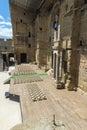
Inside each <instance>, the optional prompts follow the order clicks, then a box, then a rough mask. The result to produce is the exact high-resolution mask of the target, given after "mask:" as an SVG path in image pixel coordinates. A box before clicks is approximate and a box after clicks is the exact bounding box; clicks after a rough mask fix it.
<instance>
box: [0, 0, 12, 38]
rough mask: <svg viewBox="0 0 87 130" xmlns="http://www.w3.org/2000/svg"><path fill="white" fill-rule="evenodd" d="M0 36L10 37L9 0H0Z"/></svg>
mask: <svg viewBox="0 0 87 130" xmlns="http://www.w3.org/2000/svg"><path fill="white" fill-rule="evenodd" d="M0 38H4V39H7V38H12V25H11V18H10V9H9V0H0Z"/></svg>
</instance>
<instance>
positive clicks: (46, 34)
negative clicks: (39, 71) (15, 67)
mask: <svg viewBox="0 0 87 130" xmlns="http://www.w3.org/2000/svg"><path fill="white" fill-rule="evenodd" d="M10 10H11V17H12V25H13V40H14V51H15V57H16V60H17V63H18V64H20V63H25V62H26V63H29V62H34V61H35V62H36V63H37V65H38V66H39V67H42V66H46V67H47V68H48V69H53V77H54V79H55V80H56V83H57V87H63V86H65V87H67V88H68V89H69V90H73V89H75V90H76V89H77V88H81V89H82V90H84V91H86V92H87V49H86V48H87V25H86V23H87V0H26V1H25V0H10Z"/></svg>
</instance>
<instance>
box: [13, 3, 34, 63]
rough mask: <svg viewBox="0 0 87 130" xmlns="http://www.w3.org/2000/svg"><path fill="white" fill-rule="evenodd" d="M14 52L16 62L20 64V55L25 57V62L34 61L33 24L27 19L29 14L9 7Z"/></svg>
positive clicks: (14, 7) (19, 8) (17, 8)
mask: <svg viewBox="0 0 87 130" xmlns="http://www.w3.org/2000/svg"><path fill="white" fill-rule="evenodd" d="M11 17H12V25H13V39H14V51H15V54H16V58H17V62H18V63H21V53H25V54H26V55H27V61H26V62H28V63H29V62H31V61H35V34H34V31H33V30H34V24H33V23H32V21H31V19H29V12H28V11H27V10H24V9H23V8H21V7H18V6H16V5H13V4H12V5H11Z"/></svg>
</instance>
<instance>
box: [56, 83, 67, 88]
mask: <svg viewBox="0 0 87 130" xmlns="http://www.w3.org/2000/svg"><path fill="white" fill-rule="evenodd" d="M64 88H65V84H64V83H63V82H58V83H57V89H64Z"/></svg>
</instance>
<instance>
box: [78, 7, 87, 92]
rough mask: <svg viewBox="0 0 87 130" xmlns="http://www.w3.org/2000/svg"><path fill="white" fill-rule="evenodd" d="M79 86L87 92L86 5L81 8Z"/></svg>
mask: <svg viewBox="0 0 87 130" xmlns="http://www.w3.org/2000/svg"><path fill="white" fill-rule="evenodd" d="M79 48H80V66H79V87H80V88H81V89H82V90H84V91H86V92H87V5H84V6H83V7H82V9H81V28H80V41H79Z"/></svg>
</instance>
